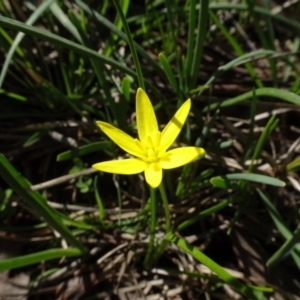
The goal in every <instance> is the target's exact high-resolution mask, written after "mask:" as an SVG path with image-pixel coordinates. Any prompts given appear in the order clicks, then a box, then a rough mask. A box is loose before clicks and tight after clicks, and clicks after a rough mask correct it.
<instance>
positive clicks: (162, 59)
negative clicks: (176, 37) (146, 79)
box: [158, 53, 180, 94]
mask: <svg viewBox="0 0 300 300" xmlns="http://www.w3.org/2000/svg"><path fill="white" fill-rule="evenodd" d="M158 58H159V62H160V65H161V67H162V69H163V70H164V72H165V74H166V76H167V78H168V80H169V83H170V85H171V86H172V88H173V90H174V91H175V92H176V93H177V94H179V93H180V91H179V86H178V84H177V81H176V79H175V76H174V74H173V72H172V69H171V66H170V64H169V62H168V60H167V58H166V57H165V55H164V54H163V53H159V55H158Z"/></svg>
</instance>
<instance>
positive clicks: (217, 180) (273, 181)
mask: <svg viewBox="0 0 300 300" xmlns="http://www.w3.org/2000/svg"><path fill="white" fill-rule="evenodd" d="M230 180H245V181H251V182H257V183H262V184H268V185H273V186H277V187H284V186H285V182H283V181H281V180H279V179H277V178H273V177H270V176H266V175H260V174H246V173H234V174H227V175H224V176H216V177H213V178H211V179H210V182H211V183H212V184H213V185H215V186H217V187H220V184H222V183H223V187H224V188H226V187H227V183H226V181H227V182H228V181H230Z"/></svg>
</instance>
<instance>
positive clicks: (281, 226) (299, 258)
mask: <svg viewBox="0 0 300 300" xmlns="http://www.w3.org/2000/svg"><path fill="white" fill-rule="evenodd" d="M256 190H257V192H258V194H259V196H260V198H261V199H262V201H263V203H264V204H265V206H266V209H267V211H268V213H269V215H270V217H271V218H272V220H273V222H274V224H275V226H276V228H277V230H278V232H279V233H280V234H281V235H282V236H283V237H284V238H285V239H286V240H287V241H289V240H292V238H293V234H292V232H291V231H290V230H289V228H288V226H287V225H286V224H285V222H284V220H283V218H282V217H281V215H280V213H279V211H278V210H277V208H276V207H275V206H274V205H273V203H272V202H271V201H270V199H269V198H268V197H267V196H266V195H265V194H264V193H263V192H262V191H261V190H260V189H256ZM283 246H284V245H283ZM283 246H282V247H283ZM282 247H280V249H281V248H282ZM294 247H295V249H294V250H291V256H292V258H293V260H294V262H295V264H296V265H297V267H298V269H299V270H300V243H299V240H298V241H296V243H295V245H294ZM280 249H279V250H278V251H277V252H276V253H275V254H273V255H272V256H271V257H270V258H269V260H268V261H267V265H268V266H270V267H272V266H275V265H276V264H277V263H279V262H280V261H281V260H282V259H283V258H284V256H285V255H286V254H287V253H285V252H284V251H283V250H281V251H280Z"/></svg>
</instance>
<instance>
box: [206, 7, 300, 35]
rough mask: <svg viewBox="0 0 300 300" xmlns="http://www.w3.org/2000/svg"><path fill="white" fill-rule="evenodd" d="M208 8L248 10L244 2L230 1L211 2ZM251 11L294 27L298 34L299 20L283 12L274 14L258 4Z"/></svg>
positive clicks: (299, 32) (299, 28) (299, 30)
mask: <svg viewBox="0 0 300 300" xmlns="http://www.w3.org/2000/svg"><path fill="white" fill-rule="evenodd" d="M209 8H210V9H211V10H223V9H225V10H231V9H235V10H237V11H248V9H249V7H248V5H246V4H231V3H228V2H227V3H226V2H224V3H211V4H210V5H209ZM253 12H254V13H255V14H261V15H262V17H264V16H266V17H270V18H272V19H274V20H276V21H279V22H281V23H283V24H284V25H287V26H289V27H291V28H293V29H295V30H296V31H297V32H298V34H300V24H299V22H296V21H293V20H292V19H291V18H288V17H285V16H284V15H283V14H274V13H272V12H271V11H270V10H268V9H265V8H263V7H260V6H254V8H253Z"/></svg>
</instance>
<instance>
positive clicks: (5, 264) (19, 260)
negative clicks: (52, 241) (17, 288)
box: [0, 248, 82, 272]
mask: <svg viewBox="0 0 300 300" xmlns="http://www.w3.org/2000/svg"><path fill="white" fill-rule="evenodd" d="M80 255H82V251H81V250H79V249H77V248H68V249H62V248H57V249H50V250H45V251H40V252H36V253H33V254H28V255H23V256H18V257H14V258H9V259H4V260H0V272H3V271H6V270H13V269H16V268H22V267H26V266H29V265H33V264H37V263H40V262H41V261H47V260H52V259H61V258H62V257H74V256H80Z"/></svg>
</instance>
